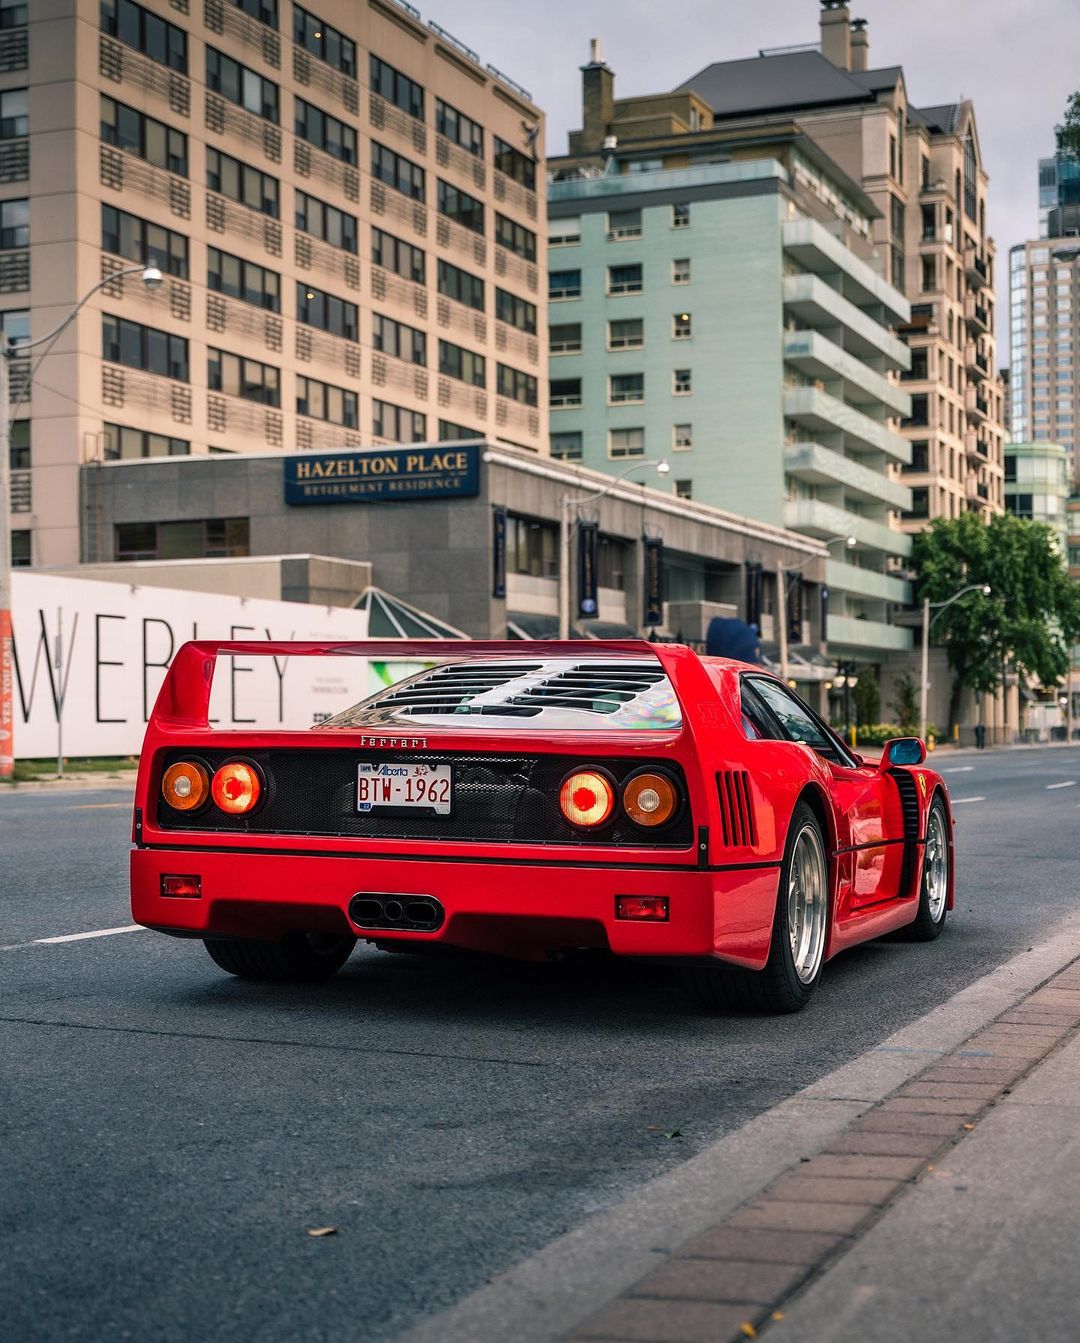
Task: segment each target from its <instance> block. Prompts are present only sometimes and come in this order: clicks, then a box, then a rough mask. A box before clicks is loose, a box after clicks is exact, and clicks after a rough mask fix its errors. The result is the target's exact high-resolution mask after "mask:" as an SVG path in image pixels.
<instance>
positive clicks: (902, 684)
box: [892, 672, 922, 737]
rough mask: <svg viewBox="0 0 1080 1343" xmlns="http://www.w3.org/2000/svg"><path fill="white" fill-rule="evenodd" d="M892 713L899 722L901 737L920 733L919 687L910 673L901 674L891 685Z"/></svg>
mask: <svg viewBox="0 0 1080 1343" xmlns="http://www.w3.org/2000/svg"><path fill="white" fill-rule="evenodd" d="M892 711H893V713H894V714H896V716H897V718H898V719H899V720H900V732H901V735H902V736H908V737H910V736H911V735H912V734H917V733H919V732H921V731H922V724H921V723H920V722H919V687H918V685H917V684H916V682H915V678H914V677H913V676H912V675H911V674H910V672H902V673H901V674H900V675H899V676H898V677H897V678H896V681H895V683H894V684H893V699H892Z"/></svg>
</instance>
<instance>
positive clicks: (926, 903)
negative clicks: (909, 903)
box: [903, 797, 952, 942]
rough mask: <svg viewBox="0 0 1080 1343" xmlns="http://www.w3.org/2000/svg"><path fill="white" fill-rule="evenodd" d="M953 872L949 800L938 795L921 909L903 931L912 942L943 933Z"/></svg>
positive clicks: (929, 823) (930, 817)
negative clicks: (950, 853) (946, 800)
mask: <svg viewBox="0 0 1080 1343" xmlns="http://www.w3.org/2000/svg"><path fill="white" fill-rule="evenodd" d="M951 894H952V875H951V872H950V863H949V818H948V816H947V814H946V812H945V803H944V802H942V800H941V798H940V797H935V798H934V800H933V802H931V804H930V810H929V812H928V813H927V816H926V844H925V846H924V848H923V870H922V879H921V880H920V882H919V912H918V913H917V914H916V915H915V922H914V923H911V924H909V925H908V926H907V928H905V929H904V930H903V932H904V933H905V934H906V936H907V939H908V940H909V941H912V942H933V941H934V940H935V939H936V938H938V937H940V936H941V933H942V930H943V929H944V927H945V920H946V919H947V918H948V915H949V896H950V895H951Z"/></svg>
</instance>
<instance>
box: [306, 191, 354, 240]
mask: <svg viewBox="0 0 1080 1343" xmlns="http://www.w3.org/2000/svg"><path fill="white" fill-rule="evenodd" d="M295 194H296V220H295V223H296V227H297V228H298V229H300V231H301V232H302V233H310V234H311V235H312V237H314V238H321V239H322V240H323V242H327V243H329V244H330V246H331V247H340V248H341V250H342V251H343V252H355V251H356V216H355V215H351V214H346V213H345V211H344V210H339V209H338V208H337V206H336V205H327V203H326V202H325V201H321V200H319V199H318V197H317V196H309V195H308V194H307V193H306V192H304V191H297V192H296V193H295Z"/></svg>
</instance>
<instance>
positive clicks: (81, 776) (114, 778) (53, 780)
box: [0, 769, 138, 797]
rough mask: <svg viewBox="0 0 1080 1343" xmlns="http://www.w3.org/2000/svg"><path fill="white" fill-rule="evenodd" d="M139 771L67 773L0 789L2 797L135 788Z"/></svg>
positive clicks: (11, 784) (46, 776) (5, 785)
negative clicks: (61, 791) (51, 792)
mask: <svg viewBox="0 0 1080 1343" xmlns="http://www.w3.org/2000/svg"><path fill="white" fill-rule="evenodd" d="M137 773H138V771H137V770H134V769H118V770H116V771H115V772H110V773H106V772H105V771H104V770H86V771H83V772H81V773H80V772H79V771H75V772H73V773H67V772H66V771H65V773H64V777H63V778H62V779H61V778H59V777H57V776H56V775H55V774H54V775H44V776H42V777H41V778H37V779H21V780H19V781H18V782H17V783H10V784H8V783H6V784H4V785H3V786H2V787H0V797H7V796H9V795H11V796H14V795H15V794H17V793H30V792H37V791H41V790H43V789H44V790H52V789H64V788H134V787H135V778H136V775H137Z"/></svg>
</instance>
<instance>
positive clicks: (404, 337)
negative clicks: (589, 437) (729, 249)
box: [0, 0, 547, 564]
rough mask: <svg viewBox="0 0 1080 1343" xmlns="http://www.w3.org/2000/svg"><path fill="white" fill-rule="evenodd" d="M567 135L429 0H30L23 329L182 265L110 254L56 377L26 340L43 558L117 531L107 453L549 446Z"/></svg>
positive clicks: (1, 246)
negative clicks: (552, 273) (547, 171)
mask: <svg viewBox="0 0 1080 1343" xmlns="http://www.w3.org/2000/svg"><path fill="white" fill-rule="evenodd" d="M542 156H543V114H542V113H541V112H540V110H539V109H538V108H537V107H536V106H535V105H534V103H533V102H532V99H531V97H530V95H529V94H528V92H527V91H526V90H525V89H523V88H521V87H519V86H518V85H517V84H515V83H514V82H513V81H512V80H511V79H509V78H508V77H507V76H506V75H504V74H502V73H501V72H499V71H498V70H497V69H495V67H493V66H491V65H485V64H484V63H483V62H482V61H481V59H480V57H479V56H478V55H477V53H476V52H474V51H473V50H472V49H471V48H469V47H468V46H466V45H465V44H464V43H462V42H461V41H460V40H459V39H457V38H456V37H454V36H452V35H451V34H449V33H447V32H446V31H444V30H443V29H442V28H440V27H439V25H438V24H436V23H433V22H428V23H425V22H423V21H422V19H421V17H420V14H419V12H418V11H417V10H415V9H414V8H413V7H412V6H411V5H409V4H407V3H404V0H308V4H306V5H305V6H301V5H299V4H293V3H290V0H144V3H141V4H136V3H134V2H133V0H31V2H30V3H29V4H28V3H26V0H22V3H13V0H0V328H2V330H3V332H4V333H5V334H6V335H7V336H8V337H9V338H11V339H13V340H16V341H19V340H25V339H27V338H32V339H34V340H36V339H38V338H39V337H41V336H43V335H44V334H46V333H47V332H49V331H50V330H51V329H52V328H53V327H54V326H55V325H56V324H57V323H58V322H59V321H60V320H61V319H62V318H63V317H64V316H65V315H66V314H67V313H68V312H69V311H70V310H71V308H72V306H73V305H74V304H75V303H76V302H77V301H78V300H79V299H80V297H81V296H82V295H84V294H85V293H86V291H87V290H88V289H90V288H91V286H93V285H94V284H95V283H96V282H98V281H100V280H102V279H107V277H108V276H110V275H114V274H115V273H116V272H117V271H119V270H121V269H123V268H125V267H128V266H132V265H139V264H143V263H148V262H152V263H154V264H156V265H157V266H158V267H159V268H160V270H161V271H162V272H163V273H164V277H165V278H164V283H163V284H162V285H161V286H160V288H159V289H158V290H157V291H156V292H154V293H149V292H147V291H146V290H145V289H144V286H143V285H142V284H141V283H140V278H139V276H138V275H134V276H130V277H127V278H125V279H122V280H120V279H118V280H109V281H108V282H107V283H106V284H105V286H104V287H103V288H102V289H100V290H99V291H98V292H97V293H96V294H95V295H94V296H93V297H92V298H90V299H89V301H88V302H87V303H86V304H85V306H84V307H83V308H82V310H81V311H80V313H79V316H78V318H77V320H76V321H75V322H74V323H73V324H72V326H71V327H70V328H69V329H68V330H67V331H66V332H65V333H64V334H63V335H62V336H61V337H60V339H59V340H58V341H57V343H56V346H55V349H54V350H53V352H52V353H51V354H49V355H48V357H47V358H45V359H44V361H43V362H42V363H41V365H40V368H39V369H37V370H35V373H34V378H33V384H32V388H31V389H30V390H29V391H27V389H26V383H27V373H28V369H29V364H30V361H29V360H26V359H17V360H15V361H14V362H15V378H14V381H15V384H16V387H15V395H16V398H17V408H16V413H15V419H16V421H17V423H16V427H15V434H14V438H13V447H12V463H13V466H14V468H15V475H14V480H13V492H12V493H13V509H14V512H13V517H12V522H13V527H14V533H13V554H14V558H15V561H16V563H20V564H30V563H33V564H61V563H70V562H72V561H76V560H79V559H93V558H95V556H94V555H92V554H90V553H87V552H86V551H85V550H84V553H82V554H80V550H79V534H80V528H79V522H80V507H81V503H80V499H79V486H78V480H79V473H78V469H77V468H78V465H79V463H80V462H81V461H93V460H107V459H114V458H125V457H140V456H157V455H177V454H180V455H183V454H189V453H191V454H195V453H207V452H245V451H261V452H265V451H267V450H268V449H270V450H280V451H281V452H283V453H288V452H294V451H306V450H318V449H326V448H334V447H341V446H348V445H361V444H363V445H367V444H380V443H392V442H405V443H409V442H422V441H429V442H430V441H436V440H447V439H460V438H468V437H475V438H486V439H488V440H490V441H501V442H505V443H508V444H513V445H516V446H518V447H523V448H526V449H530V450H533V451H536V452H540V451H542V450H543V449H544V448H545V447H546V435H547V425H546V411H547V406H546V379H545V377H544V374H543V370H542V368H541V364H540V342H541V341H542V340H543V332H544V326H545V308H546V296H545V295H544V294H543V292H542V287H541V284H540V276H541V275H542V274H543V268H544V247H545V242H544V238H545V232H546V228H545V205H544V199H543V193H542V192H539V193H538V191H537V181H536V178H537V174H538V172H539V171H540V167H539V163H540V161H541V160H542ZM84 502H85V501H84ZM234 512H236V513H237V515H238V517H239V514H240V513H242V512H243V509H241V508H239V507H238V508H237V509H235V510H234ZM242 531H243V529H242V528H241V527H239V526H238V525H237V524H236V523H234V520H233V519H231V518H228V517H214V518H207V519H205V521H204V523H203V525H202V528H201V530H200V529H199V528H195V527H193V528H192V529H191V530H190V535H187V536H186V538H182V539H181V542H178V544H182V547H183V550H182V553H184V554H188V553H198V554H232V553H244V547H245V539H244V537H243V535H242ZM94 534H95V529H94V527H93V526H92V525H90V526H88V527H86V528H85V535H86V537H87V538H88V540H89V544H90V547H91V548H92V542H93V537H94Z"/></svg>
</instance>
